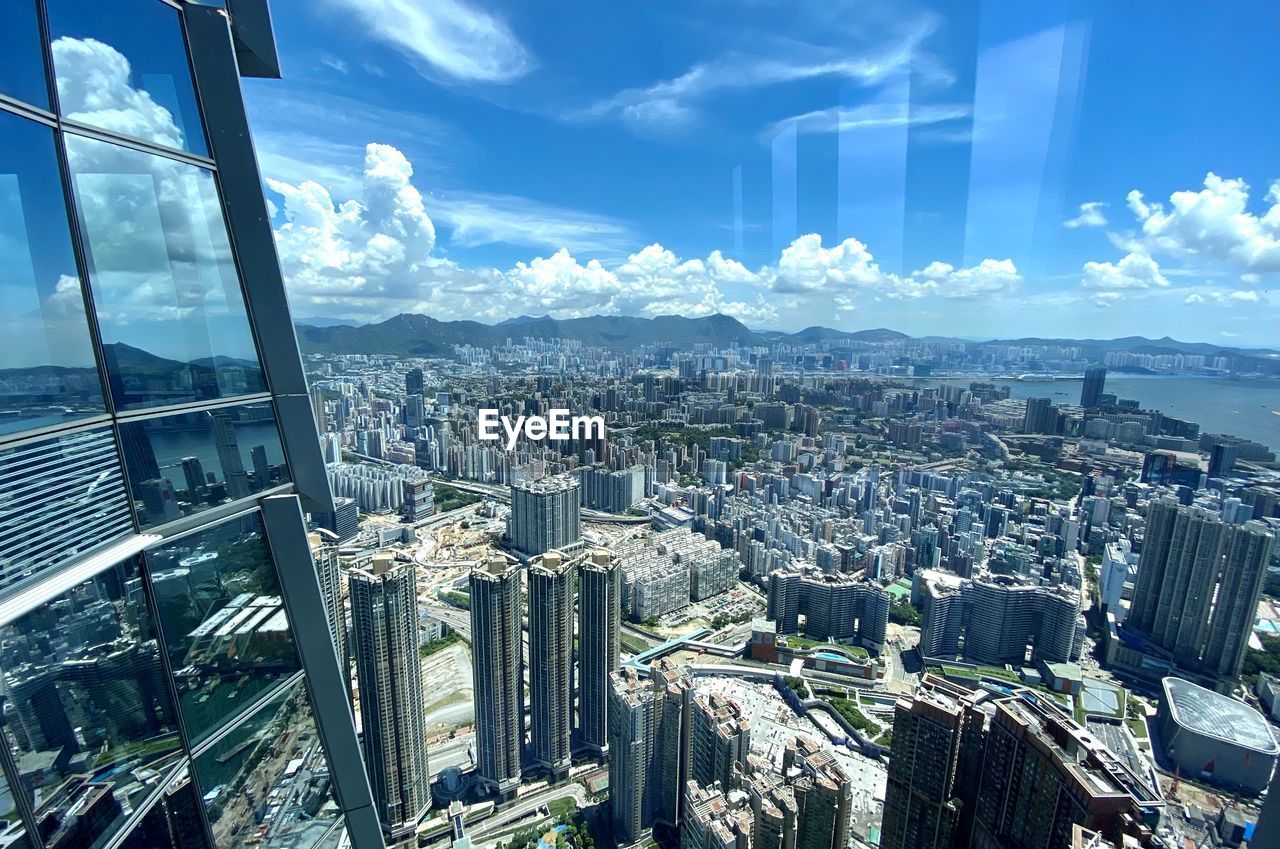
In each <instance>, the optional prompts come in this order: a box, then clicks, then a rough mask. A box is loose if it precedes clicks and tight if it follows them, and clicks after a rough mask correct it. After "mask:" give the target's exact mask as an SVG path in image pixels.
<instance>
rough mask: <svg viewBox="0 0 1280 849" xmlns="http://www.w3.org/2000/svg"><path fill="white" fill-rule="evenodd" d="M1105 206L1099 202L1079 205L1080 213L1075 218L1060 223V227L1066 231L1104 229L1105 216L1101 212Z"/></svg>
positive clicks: (1105, 224)
mask: <svg viewBox="0 0 1280 849" xmlns="http://www.w3.org/2000/svg"><path fill="white" fill-rule="evenodd" d="M1106 208H1107V205H1106V204H1105V203H1102V202H1101V201H1089V202H1088V203H1082V204H1080V213H1079V214H1078V215H1076V217H1075V218H1068V219H1067V220H1066V221H1063V222H1062V226H1063V227H1066V228H1067V229H1068V230H1075V229H1076V228H1079V227H1105V226H1107V216H1106V215H1105V214H1104V213H1103V212H1102V210H1104V209H1106Z"/></svg>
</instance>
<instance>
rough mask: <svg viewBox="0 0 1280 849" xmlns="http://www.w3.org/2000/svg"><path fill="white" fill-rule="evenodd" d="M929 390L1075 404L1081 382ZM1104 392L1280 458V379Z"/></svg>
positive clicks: (1113, 377) (1152, 382) (1150, 380)
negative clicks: (1004, 393) (991, 390)
mask: <svg viewBox="0 0 1280 849" xmlns="http://www.w3.org/2000/svg"><path fill="white" fill-rule="evenodd" d="M923 380H924V381H925V382H926V383H928V384H930V385H934V386H936V385H939V384H943V383H950V384H956V385H959V386H968V385H969V384H970V383H973V382H976V381H981V382H988V383H994V384H995V385H997V386H1008V387H1009V397H1011V398H1018V399H1023V398H1049V399H1050V400H1052V401H1053V402H1054V403H1066V404H1079V403H1080V387H1081V383H1082V379H1081V378H1079V377H1076V378H1063V379H1059V380H1010V379H1007V378H1006V379H1000V378H994V379H993V378H990V377H985V376H978V377H947V378H939V379H928V378H925V379H923ZM1103 391H1104V392H1108V393H1111V394H1113V395H1115V396H1116V397H1117V398H1133V399H1136V400H1138V401H1139V402H1141V405H1142V408H1143V409H1144V410H1159V411H1160V412H1162V413H1164V414H1165V415H1169V416H1174V417H1176V418H1179V419H1186V420H1188V421H1193V422H1197V423H1198V424H1199V425H1200V430H1201V432H1202V433H1229V434H1232V435H1233V436H1239V437H1243V438H1244V439H1249V440H1252V441H1254V442H1258V443H1261V444H1263V445H1265V446H1267V447H1268V448H1270V449H1271V450H1273V451H1276V452H1278V453H1280V412H1278V411H1280V380H1276V379H1268V378H1229V377H1195V376H1190V375H1176V376H1173V375H1129V374H1108V375H1107V381H1106V385H1105V387H1104V388H1103Z"/></svg>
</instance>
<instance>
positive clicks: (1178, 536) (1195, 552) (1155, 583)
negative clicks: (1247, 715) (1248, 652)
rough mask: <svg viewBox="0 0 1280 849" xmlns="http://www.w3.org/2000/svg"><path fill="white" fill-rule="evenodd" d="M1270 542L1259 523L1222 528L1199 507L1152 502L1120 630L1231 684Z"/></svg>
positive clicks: (1219, 520) (1213, 515)
mask: <svg viewBox="0 0 1280 849" xmlns="http://www.w3.org/2000/svg"><path fill="white" fill-rule="evenodd" d="M1273 542H1274V536H1273V535H1272V534H1271V533H1270V531H1269V530H1268V528H1267V526H1266V525H1265V524H1264V523H1262V522H1257V521H1250V522H1246V523H1245V524H1243V525H1228V524H1226V523H1224V522H1223V521H1222V517H1221V516H1219V515H1218V514H1217V513H1214V512H1212V511H1210V510H1206V509H1204V508H1201V507H1184V506H1181V505H1179V504H1177V503H1176V502H1173V501H1168V500H1166V501H1158V502H1154V503H1152V504H1151V505H1149V507H1148V508H1147V529H1146V536H1145V539H1144V542H1143V547H1142V556H1141V558H1140V559H1139V561H1138V577H1137V581H1136V586H1135V588H1134V594H1133V604H1132V607H1131V608H1130V612H1129V616H1128V618H1127V619H1126V620H1125V625H1126V627H1127V628H1129V629H1131V630H1133V631H1137V632H1138V633H1140V634H1142V635H1143V636H1145V637H1146V638H1147V639H1148V640H1149V641H1150V643H1151V644H1152V645H1153V646H1154V647H1155V648H1157V649H1159V650H1161V651H1164V652H1166V653H1168V654H1169V655H1171V656H1172V657H1173V658H1174V659H1175V660H1176V662H1177V663H1178V664H1179V665H1181V666H1183V667H1184V668H1189V669H1195V670H1197V671H1200V672H1203V673H1205V674H1207V675H1210V676H1215V677H1219V678H1222V679H1227V680H1231V679H1234V678H1235V677H1236V676H1237V675H1239V673H1240V667H1241V664H1242V663H1243V661H1244V650H1245V646H1246V644H1247V641H1248V638H1249V633H1250V630H1251V628H1252V624H1253V620H1254V616H1255V611H1256V610H1257V606H1258V597H1259V595H1260V594H1261V592H1262V582H1263V580H1264V578H1265V576H1266V564H1267V559H1268V557H1270V553H1271V546H1272V544H1273Z"/></svg>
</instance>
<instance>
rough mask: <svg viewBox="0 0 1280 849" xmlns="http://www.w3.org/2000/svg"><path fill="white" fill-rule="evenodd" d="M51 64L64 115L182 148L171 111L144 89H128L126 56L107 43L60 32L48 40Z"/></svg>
mask: <svg viewBox="0 0 1280 849" xmlns="http://www.w3.org/2000/svg"><path fill="white" fill-rule="evenodd" d="M53 63H54V67H55V69H56V71H57V74H56V77H57V83H58V101H59V104H60V106H61V108H62V114H63V116H64V117H66V118H69V119H71V120H73V121H80V122H82V123H85V124H91V125H93V126H95V127H101V128H102V129H104V130H110V131H112V132H115V133H122V134H124V135H127V136H133V137H135V138H140V139H146V140H147V141H151V142H155V143H156V144H160V145H164V146H166V147H176V148H181V147H183V141H184V138H183V133H182V130H181V129H180V128H179V127H178V125H177V122H176V121H175V120H174V116H173V114H172V113H171V112H170V111H169V110H168V109H166V108H164V107H163V106H161V105H160V104H158V103H156V102H155V101H154V100H153V99H152V98H151V95H150V94H149V93H148V92H146V91H144V90H142V89H140V88H134V86H133V85H132V83H131V82H130V77H131V76H132V73H133V71H132V68H131V67H130V65H129V60H128V59H126V58H125V57H124V55H123V54H121V53H120V51H118V50H116V49H115V48H114V47H112V46H111V45H109V44H104V43H102V42H101V41H98V40H97V39H93V38H70V37H68V36H63V37H61V38H58V39H55V40H54V42H53Z"/></svg>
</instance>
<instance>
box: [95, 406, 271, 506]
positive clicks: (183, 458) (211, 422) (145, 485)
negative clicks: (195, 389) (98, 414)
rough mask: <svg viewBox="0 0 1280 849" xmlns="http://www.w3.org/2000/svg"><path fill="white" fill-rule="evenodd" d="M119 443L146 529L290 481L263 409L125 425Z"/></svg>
mask: <svg viewBox="0 0 1280 849" xmlns="http://www.w3.org/2000/svg"><path fill="white" fill-rule="evenodd" d="M120 439H121V442H122V443H123V447H124V459H125V467H126V469H127V471H128V475H129V487H130V490H131V491H132V492H133V495H134V499H135V501H134V504H135V507H136V509H137V511H138V523H139V524H140V525H142V526H143V527H149V526H151V525H158V524H163V523H164V522H169V521H173V520H174V519H177V518H178V517H180V516H190V515H191V514H193V513H198V512H200V511H201V510H207V509H209V508H211V507H217V506H218V505H220V504H225V503H227V502H229V501H236V500H239V499H242V498H246V497H248V496H250V495H253V494H256V493H259V492H262V491H263V490H265V489H270V488H271V487H273V486H278V485H280V484H284V483H288V482H289V466H288V464H287V463H285V461H284V453H283V449H282V448H281V447H280V434H279V433H278V432H277V430H276V421H275V414H274V413H273V411H272V409H271V404H268V403H258V404H245V405H243V406H235V407H222V408H218V409H214V410H198V411H196V412H187V413H175V414H174V415H171V416H157V417H154V418H148V419H142V420H137V421H130V422H127V423H124V424H122V425H121V426H120Z"/></svg>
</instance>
